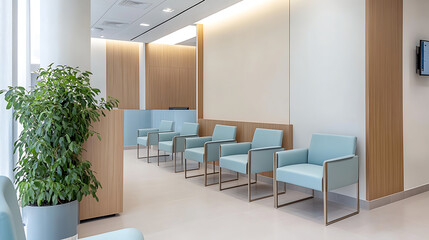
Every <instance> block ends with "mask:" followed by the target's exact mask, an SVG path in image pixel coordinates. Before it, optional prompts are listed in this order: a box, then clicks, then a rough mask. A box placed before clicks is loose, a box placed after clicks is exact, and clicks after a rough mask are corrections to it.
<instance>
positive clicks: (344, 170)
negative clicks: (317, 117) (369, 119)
mask: <svg viewBox="0 0 429 240" xmlns="http://www.w3.org/2000/svg"><path fill="white" fill-rule="evenodd" d="M356 141H357V139H356V137H351V136H338V135H327V134H313V136H312V138H311V143H310V147H309V148H308V149H295V150H289V151H283V152H278V153H276V154H275V158H274V164H273V165H274V169H276V170H275V171H274V176H273V185H274V186H273V187H274V207H276V208H278V207H282V206H285V205H289V204H292V203H295V202H299V201H303V200H306V199H309V198H312V197H313V196H314V190H317V191H321V192H323V202H324V219H325V225H329V224H331V223H334V222H337V221H340V220H342V219H345V218H347V217H350V216H353V215H356V214H358V213H359V159H358V156H356V155H355V153H356ZM277 182H284V183H291V184H294V185H298V186H301V187H305V188H310V189H312V190H313V194H312V196H311V197H306V198H304V199H300V200H297V201H293V202H289V203H285V204H282V205H279V204H278V195H277V192H278V190H277ZM355 183H356V184H357V198H356V209H357V210H356V211H355V212H353V213H351V214H348V215H346V216H344V217H341V218H337V219H335V220H332V221H328V191H331V190H334V189H338V188H341V187H344V186H348V185H351V184H355Z"/></svg>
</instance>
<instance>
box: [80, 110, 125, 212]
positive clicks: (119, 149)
mask: <svg viewBox="0 0 429 240" xmlns="http://www.w3.org/2000/svg"><path fill="white" fill-rule="evenodd" d="M105 113H106V117H102V118H101V121H100V122H96V123H93V130H94V131H96V132H98V133H100V136H101V141H100V140H99V139H98V138H97V136H95V135H94V136H92V137H90V138H89V139H88V140H87V141H86V142H85V144H84V149H86V151H83V152H82V159H85V160H88V161H90V162H91V164H92V166H91V169H92V170H93V171H94V174H95V176H96V177H97V179H98V181H100V183H101V186H102V187H103V188H101V189H98V191H97V196H98V198H99V200H100V201H99V202H97V201H96V200H95V199H94V198H93V197H92V196H87V197H85V198H83V200H82V202H80V207H79V217H80V220H85V219H91V218H97V217H102V216H108V215H112V214H118V213H120V212H122V211H123V195H124V193H123V192H124V191H123V178H124V177H123V171H124V159H123V156H124V111H123V110H112V111H110V112H108V111H106V112H105Z"/></svg>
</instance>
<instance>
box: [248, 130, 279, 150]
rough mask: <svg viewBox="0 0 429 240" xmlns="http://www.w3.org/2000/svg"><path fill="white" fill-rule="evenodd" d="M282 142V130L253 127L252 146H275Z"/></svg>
mask: <svg viewBox="0 0 429 240" xmlns="http://www.w3.org/2000/svg"><path fill="white" fill-rule="evenodd" d="M282 142H283V130H272V129H263V128H257V129H255V133H254V134H253V140H252V148H264V147H277V146H279V147H280V146H281V145H282Z"/></svg>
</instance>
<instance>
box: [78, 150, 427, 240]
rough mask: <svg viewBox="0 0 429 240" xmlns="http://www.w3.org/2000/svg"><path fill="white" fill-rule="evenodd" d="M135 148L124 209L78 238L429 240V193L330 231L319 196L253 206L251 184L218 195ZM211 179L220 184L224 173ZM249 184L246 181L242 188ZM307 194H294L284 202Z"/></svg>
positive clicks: (265, 189) (85, 226)
mask: <svg viewBox="0 0 429 240" xmlns="http://www.w3.org/2000/svg"><path fill="white" fill-rule="evenodd" d="M135 151H136V150H126V151H125V152H124V162H125V163H124V171H125V172H124V212H123V213H122V214H120V215H118V216H114V217H108V218H102V219H98V220H93V221H87V222H84V223H82V224H80V225H79V237H86V236H90V235H94V234H98V233H103V232H107V231H113V230H117V229H121V228H127V227H134V228H138V229H140V230H141V231H142V232H143V234H144V235H145V239H147V240H157V239H246V240H250V239H348V240H350V239H389V240H391V239H429V204H428V202H429V192H427V193H423V194H420V195H417V196H414V197H411V198H408V199H405V200H402V201H399V202H396V203H393V204H390V205H387V206H384V207H381V208H377V209H374V210H371V211H365V210H361V213H360V214H359V215H357V216H353V217H351V218H348V219H346V220H343V221H341V222H338V223H335V224H333V225H330V226H328V227H325V226H324V224H323V205H322V204H323V203H322V201H321V200H320V199H311V200H307V201H304V202H300V203H297V204H293V205H289V206H286V207H282V208H279V209H275V208H274V207H273V198H267V199H264V200H260V201H256V202H252V203H248V202H247V187H241V188H235V189H230V190H225V191H222V192H219V190H218V185H214V186H210V187H204V183H203V180H204V178H202V177H199V178H193V179H186V180H185V179H184V176H183V173H177V174H174V173H173V163H172V161H169V162H166V163H164V162H161V164H160V167H158V166H157V165H156V158H153V159H152V161H153V163H151V164H148V163H146V160H143V159H137V158H136V154H135ZM162 159H163V158H162ZM179 162H180V161H179ZM193 166H196V165H195V164H193V165H191V166H190V167H193ZM194 173H195V172H192V174H194ZM234 176H235V175H233V174H230V175H229V176H227V175H225V177H224V179H225V180H226V179H227V178H228V177H229V178H233V177H234ZM209 180H210V181H216V180H217V176H214V177H211V178H210V179H209ZM245 182H246V179H245V178H244V177H242V178H241V182H240V183H245ZM233 184H236V183H235V182H232V183H229V185H233ZM225 186H227V185H225ZM253 192H254V193H255V197H258V196H262V195H265V194H268V193H271V185H269V184H265V183H260V184H259V183H258V185H256V186H254V190H253ZM304 196H306V195H305V194H303V193H300V192H293V191H288V194H287V195H282V196H281V198H280V201H282V202H283V201H289V200H293V199H298V198H300V197H304ZM329 210H330V214H331V215H330V216H332V217H336V216H339V215H341V214H345V213H347V212H348V211H351V209H348V208H346V207H342V206H339V205H338V204H335V203H332V204H330V205H329Z"/></svg>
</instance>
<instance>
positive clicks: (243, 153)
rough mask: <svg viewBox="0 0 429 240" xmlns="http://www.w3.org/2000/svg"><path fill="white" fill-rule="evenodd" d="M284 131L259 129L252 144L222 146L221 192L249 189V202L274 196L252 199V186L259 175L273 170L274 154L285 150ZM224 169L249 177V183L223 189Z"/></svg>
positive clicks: (220, 165) (220, 166) (220, 167)
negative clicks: (253, 179) (240, 188)
mask: <svg viewBox="0 0 429 240" xmlns="http://www.w3.org/2000/svg"><path fill="white" fill-rule="evenodd" d="M282 140H283V131H282V130H271V129H262V128H257V129H256V130H255V133H254V134H253V140H252V142H251V143H236V144H222V145H221V147H220V150H219V152H220V153H219V154H220V164H219V190H220V191H222V190H226V189H230V188H236V187H242V186H246V185H247V187H248V197H249V202H252V201H256V200H259V199H263V198H267V197H271V196H273V195H272V194H271V195H269V196H264V197H260V198H256V199H252V197H251V196H252V191H251V184H255V183H256V181H257V174H258V173H262V172H268V171H272V170H273V164H272V161H273V154H274V153H275V152H277V151H282V150H284V149H283V148H282V147H281V146H282ZM222 168H226V169H229V170H232V171H234V172H236V173H237V179H233V180H238V174H239V173H243V174H247V175H248V182H247V183H246V184H242V185H237V186H232V187H228V188H222V183H225V182H226V181H225V182H222ZM252 173H255V182H253V183H252V182H251V181H252Z"/></svg>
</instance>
